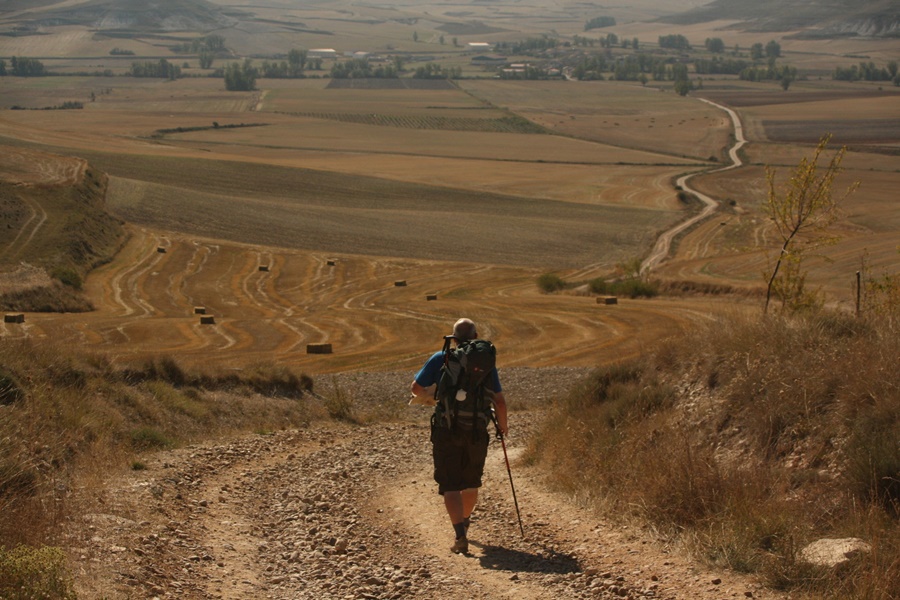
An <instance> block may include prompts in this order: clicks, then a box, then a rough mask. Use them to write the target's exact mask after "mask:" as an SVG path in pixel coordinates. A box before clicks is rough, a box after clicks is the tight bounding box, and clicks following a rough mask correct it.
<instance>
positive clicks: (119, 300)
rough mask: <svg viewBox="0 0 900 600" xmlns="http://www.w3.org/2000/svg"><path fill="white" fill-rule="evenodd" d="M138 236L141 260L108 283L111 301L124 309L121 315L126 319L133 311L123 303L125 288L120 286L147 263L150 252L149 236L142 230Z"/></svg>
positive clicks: (121, 271) (117, 274)
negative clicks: (139, 238) (139, 237)
mask: <svg viewBox="0 0 900 600" xmlns="http://www.w3.org/2000/svg"><path fill="white" fill-rule="evenodd" d="M138 235H140V236H141V237H142V238H143V246H144V249H143V251H142V252H141V253H140V254H141V256H142V257H143V258H141V259H140V260H138V261H136V262H135V263H133V264H132V265H130V266H129V267H128V268H126V269H122V270H120V271H119V272H118V273H116V275H115V276H114V277H113V278H112V279H111V280H110V282H109V285H110V287H111V288H112V296H113V300H114V301H115V302H116V304H118V305H119V306H121V307H122V308H123V309H124V311H125V312H124V314H123V315H122V316H124V317H128V316H131V315H132V314H134V312H135V309H134V308H133V307H132V306H130V305H129V304H128V303H127V302H125V297H124V292H125V288H124V286H123V285H122V281H123V280H124V279H125V278H126V277H128V278H129V280H131V279H132V273H134V272H135V271H137V269H139V268H140V266H141V265H142V264H143V263H144V262H145V261H147V260H148V257H149V256H150V251H149V248H148V246H150V244H149V243H148V242H150V241H151V240H149V236H148V235H147V233H146V232H145V231H143V230H140V231H139V232H138ZM148 269H149V267H148ZM145 270H146V269H145ZM134 292H135V290H132V293H134Z"/></svg>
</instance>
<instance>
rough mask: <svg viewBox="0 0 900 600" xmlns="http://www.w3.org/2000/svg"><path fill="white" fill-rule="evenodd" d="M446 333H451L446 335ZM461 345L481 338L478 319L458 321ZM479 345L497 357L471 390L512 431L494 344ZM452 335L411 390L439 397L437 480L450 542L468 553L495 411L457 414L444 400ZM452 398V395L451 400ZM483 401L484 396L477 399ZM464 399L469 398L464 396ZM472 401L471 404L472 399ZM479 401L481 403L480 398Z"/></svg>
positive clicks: (434, 428)
mask: <svg viewBox="0 0 900 600" xmlns="http://www.w3.org/2000/svg"><path fill="white" fill-rule="evenodd" d="M445 339H446V338H445ZM451 339H453V341H454V342H455V344H456V347H457V348H460V347H461V346H463V345H464V344H467V343H468V342H473V341H474V340H477V339H478V332H477V330H476V328H475V323H474V322H473V321H471V320H470V319H460V320H458V321H457V322H456V323H455V324H454V325H453V337H452V338H451ZM477 345H478V346H481V347H489V349H490V353H491V357H490V363H489V364H491V368H490V372H489V373H488V374H487V375H486V376H485V377H484V379H483V380H482V382H481V383H480V384H479V385H478V386H477V389H475V390H471V389H470V391H469V394H470V395H471V396H476V395H479V393H480V396H481V397H483V399H484V400H483V401H481V402H482V405H481V408H483V409H484V410H485V411H488V410H489V409H490V407H491V405H493V408H494V413H495V418H496V425H497V427H498V428H499V430H500V433H501V434H503V435H506V432H507V431H508V424H507V418H506V400H505V398H504V397H503V390H502V388H501V387H500V378H499V376H498V375H497V369H496V368H495V367H494V366H493V353H494V349H493V345H491V344H490V343H489V342H478V343H477ZM448 348H449V339H448V340H447V342H446V343H445V345H444V350H441V351H439V352H435V353H434V354H433V355H432V356H431V358H429V359H428V360H427V361H426V362H425V365H424V366H423V367H422V369H421V370H420V371H419V372H418V373H417V374H416V376H415V379H414V380H413V382H412V386H411V390H412V394H413V396H414V400H417V399H422V398H425V397H427V396H429V395H431V396H434V397H435V398H437V402H436V404H435V413H434V415H432V417H431V444H432V456H433V458H434V480H435V481H436V482H437V484H438V494H440V495H442V496H443V497H444V507H445V508H446V509H447V514H448V515H449V517H450V523H451V524H452V525H453V531H454V533H455V534H456V541H455V542H454V543H453V546H452V547H451V548H450V550H451V552H454V553H456V554H467V553H468V551H469V540H468V530H469V518H470V515H471V514H472V511H473V510H474V508H475V504H476V502H477V501H478V488H479V487H481V476H482V474H483V473H484V461H485V458H486V456H487V447H488V442H489V441H490V436H489V434H488V430H487V424H488V422H489V421H490V416H489V415H486V414H485V413H481V414H477V413H478V409H477V408H476V409H475V410H473V411H471V412H467V413H465V416H463V413H462V412H458V406H457V405H455V404H454V405H453V406H452V408H453V409H457V412H458V414H456V415H454V417H455V418H451V416H450V415H449V414H447V413H448V409H447V407H448V406H449V402H442V401H441V400H442V399H441V398H439V397H438V396H439V392H442V393H443V392H444V390H439V389H438V388H441V387H442V386H443V387H447V385H448V384H447V383H446V379H445V383H442V377H444V378H446V375H445V371H446V369H445V368H444V367H445V364H447V362H448V360H447V359H448V353H450V352H452V351H451V350H449V349H448ZM452 395H453V396H455V398H456V399H457V400H460V399H461V397H465V396H466V393H465V391H464V390H462V389H459V390H458V391H457V390H455V389H454V390H452ZM451 401H452V400H451ZM475 402H478V401H475ZM458 404H459V405H463V404H465V403H464V402H459V403H458ZM467 406H468V405H467ZM475 406H478V405H477V404H476V405H475Z"/></svg>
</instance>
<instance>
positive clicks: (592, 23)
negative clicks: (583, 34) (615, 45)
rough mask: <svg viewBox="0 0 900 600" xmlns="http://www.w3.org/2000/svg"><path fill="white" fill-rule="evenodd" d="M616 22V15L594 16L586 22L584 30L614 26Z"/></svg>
mask: <svg viewBox="0 0 900 600" xmlns="http://www.w3.org/2000/svg"><path fill="white" fill-rule="evenodd" d="M615 24H616V18H615V17H594V18H593V19H589V20H588V21H587V22H586V23H585V24H584V30H585V31H590V30H591V29H600V28H601V27H612V26H614V25H615Z"/></svg>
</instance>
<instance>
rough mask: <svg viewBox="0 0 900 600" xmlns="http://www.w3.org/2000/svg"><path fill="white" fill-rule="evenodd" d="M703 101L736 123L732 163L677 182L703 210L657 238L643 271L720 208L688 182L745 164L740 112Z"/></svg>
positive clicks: (714, 201)
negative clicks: (700, 176) (688, 230)
mask: <svg viewBox="0 0 900 600" xmlns="http://www.w3.org/2000/svg"><path fill="white" fill-rule="evenodd" d="M700 101H701V102H706V103H707V104H711V105H712V106H715V107H716V108H720V109H722V110H724V111H725V112H726V113H728V116H729V117H730V118H731V122H732V124H733V125H734V140H735V142H734V145H733V146H732V147H731V148H729V149H728V158H729V159H730V160H731V164H730V165H727V166H725V167H721V168H719V169H713V170H711V171H699V172H696V173H689V174H687V175H682V176H681V177H679V178H678V180H677V181H676V182H675V185H676V187H678V188H680V189H683V190H684V191H685V192H687V193H689V194H693V195H694V196H696V197H697V198H699V199H700V201H701V202H703V205H704V206H703V210H701V211H700V212H699V213H697V214H696V215H694V216H693V217H691V218H689V219H687V220H685V221H682V222H681V223H679V224H678V225H676V226H675V227H673V228H672V229H669V230H668V231H665V232H663V233H662V234H661V235H660V236H659V238H658V239H657V240H656V245H655V246H654V247H653V251H652V252H650V255H649V256H648V257H647V258H646V259H644V262H643V264H642V265H641V271H642V272H648V271H651V270H653V269H654V268H655V267H658V266H659V265H660V264H662V262H663V261H664V260H665V259H666V258H667V257H668V256H669V251H670V249H671V247H672V240H674V239H675V237H676V236H677V235H678V234H680V233H681V232H683V231H685V230H686V229H688V228H689V227H692V226H693V225H695V224H697V223H699V222H700V221H703V220H704V219H706V218H707V217H709V216H710V215H711V214H713V213H714V212H715V211H716V209H718V208H719V202H718V200H716V199H715V198H713V197H711V196H708V195H706V194H704V193H703V192H700V191H697V190H696V189H694V188H692V187H691V186H690V184H689V183H688V182H689V181H690V180H691V179H693V178H694V177H697V176H699V175H711V174H712V173H721V172H723V171H730V170H732V169H737V168H738V167H742V166H743V165H744V163H743V161H742V160H741V157H740V154H739V152H740V150H741V148H743V147H744V144H746V143H747V140H746V139H745V138H744V126H743V125H742V124H741V118H740V117H739V116H738V114H737V113H736V112H735V111H734V110H732V109H730V108H728V107H727V106H723V105H721V104H717V103H715V102H712V101H711V100H706V99H705V98H700Z"/></svg>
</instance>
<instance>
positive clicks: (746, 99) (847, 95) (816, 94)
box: [699, 84, 900, 108]
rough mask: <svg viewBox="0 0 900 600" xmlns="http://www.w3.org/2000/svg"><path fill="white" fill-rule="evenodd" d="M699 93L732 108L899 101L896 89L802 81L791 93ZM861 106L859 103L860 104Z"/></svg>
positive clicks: (780, 91)
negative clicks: (813, 84)
mask: <svg viewBox="0 0 900 600" xmlns="http://www.w3.org/2000/svg"><path fill="white" fill-rule="evenodd" d="M699 95H700V96H702V97H704V98H708V99H710V100H712V101H713V102H718V103H719V104H725V105H726V106H730V107H732V108H748V107H754V106H777V105H780V104H806V103H809V102H845V101H847V100H850V101H853V102H860V101H867V100H872V99H882V98H888V99H893V100H897V99H898V98H900V94H898V93H897V92H891V91H883V90H875V89H866V88H863V89H858V88H857V89H854V90H848V89H840V88H838V89H831V90H823V89H819V88H813V89H807V88H805V87H804V86H803V85H802V84H797V85H796V86H794V87H792V88H791V91H790V92H789V93H786V92H784V91H782V90H760V89H758V88H757V89H752V88H750V89H742V90H739V91H738V90H735V91H718V90H703V91H701V92H700V93H699ZM857 106H859V105H857Z"/></svg>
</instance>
